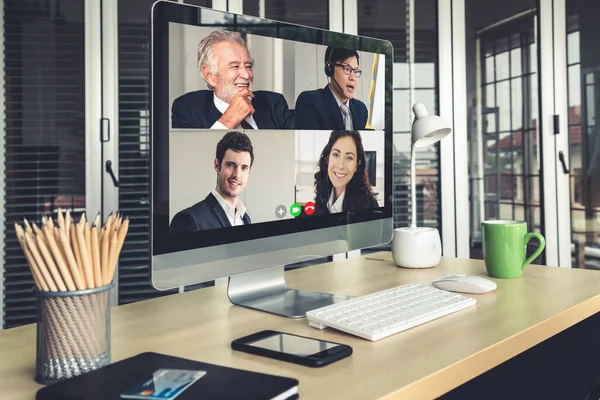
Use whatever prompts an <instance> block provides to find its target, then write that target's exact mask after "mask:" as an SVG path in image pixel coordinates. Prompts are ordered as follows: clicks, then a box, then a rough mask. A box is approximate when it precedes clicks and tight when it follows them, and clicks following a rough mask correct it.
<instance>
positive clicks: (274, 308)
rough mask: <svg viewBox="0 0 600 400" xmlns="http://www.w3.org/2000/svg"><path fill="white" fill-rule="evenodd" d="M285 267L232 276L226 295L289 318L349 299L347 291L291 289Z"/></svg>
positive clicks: (230, 298) (243, 305)
mask: <svg viewBox="0 0 600 400" xmlns="http://www.w3.org/2000/svg"><path fill="white" fill-rule="evenodd" d="M284 271H285V270H284V267H283V266H280V267H273V268H267V269H262V270H260V271H254V272H248V273H245V274H239V275H234V276H230V277H229V285H228V287H227V296H229V300H230V301H231V302H232V303H233V304H235V305H238V306H242V307H248V308H252V309H254V310H259V311H265V312H268V313H271V314H275V315H280V316H282V317H287V318H304V317H306V312H307V311H310V310H314V309H316V308H320V307H325V306H328V305H330V304H333V303H338V302H340V301H345V300H348V299H349V298H350V297H349V296H346V295H337V294H329V293H317V292H307V291H302V290H294V289H290V288H289V287H288V286H287V284H286V283H285V276H284Z"/></svg>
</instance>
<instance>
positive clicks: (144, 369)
mask: <svg viewBox="0 0 600 400" xmlns="http://www.w3.org/2000/svg"><path fill="white" fill-rule="evenodd" d="M161 368H167V369H185V370H202V371H206V374H205V375H204V376H202V377H201V378H200V379H198V380H197V381H196V382H194V383H193V384H192V385H191V386H189V387H188V388H187V389H186V390H185V391H183V392H182V393H181V394H180V395H178V396H177V399H176V400H191V399H196V400H200V399H211V400H213V399H215V400H219V399H224V400H227V399H236V400H237V399H239V400H245V399H247V400H275V399H276V400H284V399H297V398H298V394H297V393H298V381H297V380H296V379H292V378H285V377H282V376H276V375H268V374H262V373H257V372H251V371H244V370H241V369H236V368H228V367H222V366H219V365H214V364H207V363H203V362H200V361H193V360H186V359H184V358H178V357H172V356H167V355H164V354H158V353H142V354H138V355H137V356H135V357H131V358H127V359H125V360H122V361H119V362H116V363H114V364H110V365H107V366H106V367H103V368H100V369H98V370H96V371H92V372H89V373H87V374H84V375H80V376H78V377H75V378H71V379H68V380H65V381H62V382H58V383H55V384H52V385H50V386H46V387H44V388H42V389H40V390H38V392H37V393H36V396H35V398H36V400H59V399H60V400H113V399H114V400H120V399H121V393H123V392H125V391H127V390H128V389H130V388H131V387H132V386H134V385H136V384H138V383H140V382H142V381H144V380H145V379H147V378H148V377H149V376H152V374H153V373H154V372H155V371H157V370H159V369H161Z"/></svg>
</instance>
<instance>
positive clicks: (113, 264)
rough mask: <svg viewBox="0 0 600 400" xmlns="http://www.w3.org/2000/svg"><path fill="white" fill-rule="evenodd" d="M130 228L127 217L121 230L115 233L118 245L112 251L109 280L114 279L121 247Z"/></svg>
mask: <svg viewBox="0 0 600 400" xmlns="http://www.w3.org/2000/svg"><path fill="white" fill-rule="evenodd" d="M128 229H129V219H128V218H127V219H125V221H123V223H122V224H121V226H120V227H119V231H118V232H117V233H116V235H115V236H116V241H117V247H116V249H115V251H114V252H112V253H111V263H110V270H109V271H108V279H109V282H110V281H111V280H112V279H113V275H114V273H115V270H116V268H117V262H118V260H119V254H120V253H121V249H122V248H123V243H124V242H125V237H126V236H127V231H128ZM111 244H112V243H111ZM111 251H112V245H111Z"/></svg>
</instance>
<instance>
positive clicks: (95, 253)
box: [90, 222, 103, 287]
mask: <svg viewBox="0 0 600 400" xmlns="http://www.w3.org/2000/svg"><path fill="white" fill-rule="evenodd" d="M90 236H91V238H90V240H91V247H92V267H93V269H94V284H95V285H96V287H101V286H103V281H102V270H101V269H100V247H99V244H98V230H97V229H96V223H95V222H94V225H93V226H92V229H91V232H90Z"/></svg>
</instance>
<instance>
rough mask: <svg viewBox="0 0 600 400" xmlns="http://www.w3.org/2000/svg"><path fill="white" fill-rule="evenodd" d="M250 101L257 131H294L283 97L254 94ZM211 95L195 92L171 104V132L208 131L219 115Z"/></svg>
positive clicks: (272, 94) (292, 118)
mask: <svg viewBox="0 0 600 400" xmlns="http://www.w3.org/2000/svg"><path fill="white" fill-rule="evenodd" d="M253 93H254V98H253V99H252V106H253V107H254V109H255V112H254V114H253V116H252V117H253V118H254V121H256V125H258V128H259V129H294V125H295V123H294V119H295V118H294V112H293V111H292V110H290V109H289V108H288V104H287V102H286V101H285V98H284V97H283V95H281V94H279V93H274V92H267V91H260V90H259V91H256V92H253ZM213 95H214V94H213V92H212V91H210V90H197V91H195V92H189V93H186V94H184V95H183V96H180V97H178V98H177V99H175V101H173V106H172V110H171V111H172V114H171V125H172V127H173V128H197V129H209V128H210V127H211V126H212V125H213V124H214V123H215V122H217V120H218V119H219V118H221V116H222V115H223V114H221V112H220V111H219V110H217V107H216V106H215V102H214V100H213Z"/></svg>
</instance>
